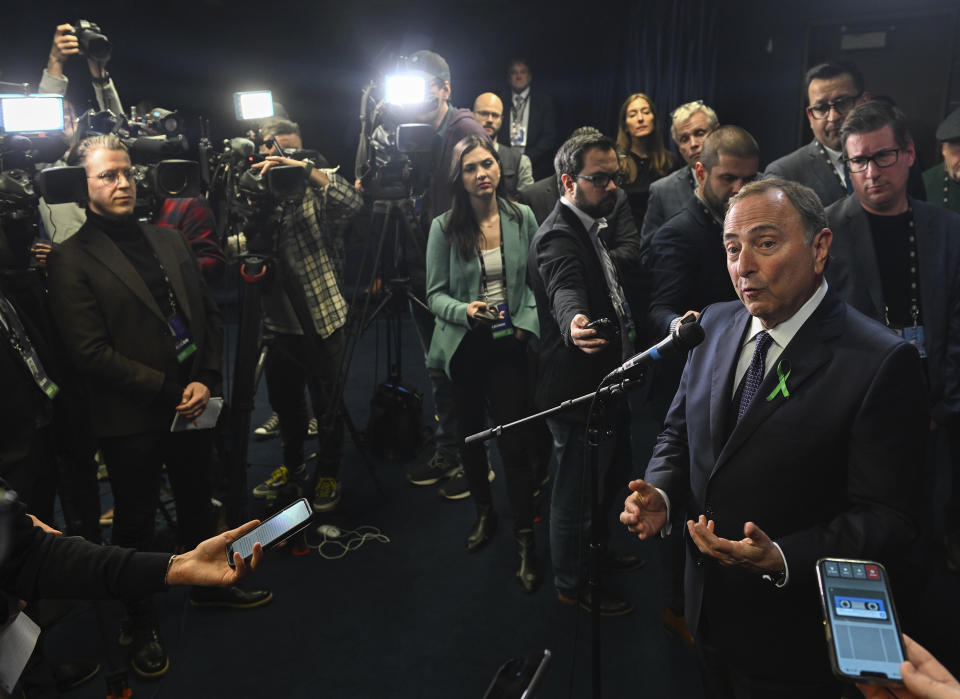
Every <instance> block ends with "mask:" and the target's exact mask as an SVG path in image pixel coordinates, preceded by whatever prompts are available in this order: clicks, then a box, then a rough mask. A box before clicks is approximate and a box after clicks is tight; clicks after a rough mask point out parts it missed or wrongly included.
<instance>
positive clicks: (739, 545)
mask: <svg viewBox="0 0 960 699" xmlns="http://www.w3.org/2000/svg"><path fill="white" fill-rule="evenodd" d="M832 239H833V234H832V233H831V231H830V230H829V229H828V228H827V227H826V219H825V216H824V213H823V207H822V205H821V204H820V201H819V199H818V198H817V197H816V195H815V194H814V193H813V191H812V190H810V189H809V188H807V187H804V186H802V185H798V184H796V183H793V182H788V181H786V180H781V179H770V180H764V181H762V182H756V183H752V184H750V185H748V186H747V187H744V189H743V190H741V192H740V193H739V194H738V195H737V196H736V197H734V198H733V199H732V200H731V203H730V208H729V210H728V212H727V217H726V219H725V222H724V236H723V240H724V246H725V249H726V251H727V269H728V270H729V273H730V278H731V280H732V281H733V284H734V287H735V289H736V291H737V295H738V296H739V297H740V301H739V302H737V301H732V302H728V303H723V304H717V305H714V306H710V307H708V308H707V309H706V310H705V311H704V312H703V313H702V314H701V316H700V319H699V321H700V323H701V324H702V325H703V329H704V331H705V333H706V340H705V342H704V343H703V344H702V345H700V346H699V347H697V348H695V349H694V350H692V351H691V353H690V355H689V357H688V359H687V365H686V367H685V369H684V372H683V380H682V381H681V384H680V389H679V390H678V392H677V395H676V398H675V400H674V402H673V405H672V406H671V408H670V412H669V414H668V416H667V420H666V425H665V427H664V430H663V432H662V433H661V435H660V437H659V440H658V443H657V446H656V448H655V450H654V453H653V457H652V458H651V460H650V463H649V465H648V466H647V471H646V475H645V476H644V478H645V480H635V481H633V482H631V483H630V488H631V490H633V491H634V492H633V493H631V495H630V496H629V497H628V498H627V500H626V502H625V505H624V511H623V513H622V514H621V516H620V519H621V521H622V522H623V523H624V524H626V525H627V527H628V528H629V529H630V530H631V531H633V532H636V533H637V534H638V535H639V536H640V538H641V539H645V538H648V537H650V536H652V535H654V534H657V533H658V532H661V530H664V529H666V528H668V526H669V523H671V518H670V515H671V513H676V512H683V511H689V512H690V513H691V515H695V516H697V519H696V521H693V520H690V521H688V522H687V532H688V534H689V543H690V545H689V546H688V552H687V566H686V574H685V585H684V588H685V597H686V617H687V622H688V625H689V627H690V628H691V629H693V630H694V632H695V635H696V640H697V645H698V649H699V654H700V660H701V668H702V670H703V676H704V682H705V685H706V688H707V696H709V697H737V698H741V697H765V698H770V699H774V698H787V697H790V698H795V697H796V698H799V697H804V698H805V699H806V698H808V697H814V696H816V697H828V696H839V695H840V689H839V687H838V686H837V685H836V682H835V680H834V679H833V678H832V676H831V672H830V668H829V664H828V660H827V652H826V645H825V643H824V638H823V629H822V625H821V617H820V612H819V609H818V604H817V596H816V593H815V592H814V590H815V588H814V585H815V578H814V563H815V561H816V560H817V559H818V558H820V557H822V556H844V557H851V558H866V559H874V560H880V561H883V562H885V563H887V564H888V565H891V566H893V565H894V564H896V563H897V562H898V561H900V560H902V559H903V558H904V556H905V554H906V553H907V551H908V550H909V549H910V547H911V545H912V544H913V543H914V541H915V539H916V533H917V527H916V523H915V522H916V508H917V498H916V494H917V490H918V487H917V486H918V484H917V479H916V471H917V468H918V465H919V464H920V463H921V461H922V458H923V449H924V437H925V432H926V429H927V421H928V415H927V411H926V396H925V393H924V389H923V380H922V376H921V365H920V359H919V356H918V355H917V352H916V350H915V349H914V348H912V347H910V346H909V345H908V344H907V343H905V342H903V341H902V340H901V339H899V338H897V337H896V336H895V335H893V334H892V333H890V332H888V331H887V330H886V329H884V328H883V327H882V326H880V325H879V324H877V323H876V322H874V321H872V320H870V319H868V318H865V317H864V316H863V315H862V314H860V313H858V312H857V311H855V310H853V309H852V308H850V307H849V306H847V305H846V304H845V303H843V302H842V301H841V300H840V299H839V298H838V297H837V295H836V294H834V293H833V292H831V291H830V290H829V289H828V286H827V284H826V283H825V281H824V279H823V273H824V268H825V267H826V265H827V256H828V252H829V250H830V244H831V242H832ZM891 577H894V576H893V575H892V576H891ZM894 579H896V578H895V577H894Z"/></svg>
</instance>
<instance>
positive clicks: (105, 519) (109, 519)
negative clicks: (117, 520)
mask: <svg viewBox="0 0 960 699" xmlns="http://www.w3.org/2000/svg"><path fill="white" fill-rule="evenodd" d="M100 526H101V527H112V526H113V508H112V507H111V508H110V509H109V510H107V511H106V512H104V513H103V514H101V515H100Z"/></svg>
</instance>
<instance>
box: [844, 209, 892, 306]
mask: <svg viewBox="0 0 960 699" xmlns="http://www.w3.org/2000/svg"><path fill="white" fill-rule="evenodd" d="M843 214H844V217H845V219H846V225H844V227H843V230H841V231H840V235H849V236H850V241H851V245H850V249H851V251H852V255H851V258H852V259H851V260H849V264H850V265H851V271H852V269H853V268H854V266H859V267H860V269H861V271H862V274H863V280H862V283H863V288H865V289H866V290H867V291H868V292H869V294H870V302H871V303H872V304H873V308H874V312H875V315H874V318H879V319H881V321H882V319H883V318H884V317H885V316H886V313H885V312H884V303H883V283H882V282H881V281H880V266H879V264H878V263H877V251H876V250H875V249H874V247H873V233H871V232H870V223H869V222H868V221H867V215H866V213H864V211H863V208H862V207H861V206H860V201H859V200H858V199H857V197H856V196H850V197H847V199H846V200H844V203H843Z"/></svg>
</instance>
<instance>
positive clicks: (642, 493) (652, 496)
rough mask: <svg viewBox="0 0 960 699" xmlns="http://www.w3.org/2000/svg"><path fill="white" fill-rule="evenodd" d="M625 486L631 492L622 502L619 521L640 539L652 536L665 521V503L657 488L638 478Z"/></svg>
mask: <svg viewBox="0 0 960 699" xmlns="http://www.w3.org/2000/svg"><path fill="white" fill-rule="evenodd" d="M627 487H629V488H630V490H632V491H633V492H632V493H630V495H629V496H628V497H627V499H626V500H625V501H624V503H623V512H621V513H620V522H621V523H623V524H625V525H627V529H628V530H629V531H631V532H633V533H634V534H636V535H637V536H638V537H640V539H646V538H647V537H650V536H653V535H654V534H656V533H657V532H659V531H660V530H661V529H662V528H663V525H664V524H666V523H667V503H666V502H665V501H664V499H663V496H662V495H661V494H660V491H659V490H657V489H656V488H654V487H653V486H652V485H650V484H649V483H647V482H646V481H642V480H640V479H639V478H638V479H637V480H635V481H630V483H629V484H628V486H627Z"/></svg>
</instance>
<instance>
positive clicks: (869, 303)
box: [827, 101, 960, 569]
mask: <svg viewBox="0 0 960 699" xmlns="http://www.w3.org/2000/svg"><path fill="white" fill-rule="evenodd" d="M842 138H843V148H844V152H845V157H846V160H847V164H848V167H849V169H850V177H851V179H852V180H853V188H854V195H853V196H850V197H847V198H846V199H843V200H841V201H838V202H836V203H835V204H833V206H831V207H830V208H828V209H827V220H828V222H829V225H830V228H831V229H832V230H833V231H834V232H835V233H836V240H837V242H836V245H835V246H834V258H835V264H832V265H831V268H830V271H829V273H828V274H827V278H828V280H829V281H830V284H831V286H833V288H834V289H836V291H837V293H838V294H839V295H840V296H841V297H842V298H843V299H845V300H846V301H847V302H848V303H849V304H850V305H852V306H853V307H854V308H856V309H857V310H859V311H861V312H862V313H865V314H866V315H868V316H870V317H872V318H874V319H876V320H878V321H880V322H881V323H884V324H885V325H887V326H888V327H890V328H891V329H893V330H894V331H895V332H897V334H899V335H901V336H902V337H904V339H906V340H907V341H908V342H911V343H913V344H915V345H916V346H917V349H918V350H919V351H920V353H921V356H923V357H925V358H926V364H925V366H926V371H927V385H928V386H929V388H930V401H931V402H930V411H931V416H932V418H933V419H932V422H931V425H930V427H931V430H932V431H931V438H932V439H933V440H934V441H938V440H945V441H946V444H947V446H948V449H947V450H941V451H947V452H949V453H950V454H951V455H952V459H950V460H951V461H952V471H953V476H952V478H951V480H952V482H953V493H952V496H951V497H950V502H949V503H948V504H947V508H946V511H945V512H944V513H943V520H944V525H943V529H944V531H945V534H946V536H947V549H948V550H947V556H948V559H947V560H948V563H949V564H950V565H951V567H953V568H955V569H960V524H958V522H960V434H958V431H960V424H958V420H960V360H958V356H960V214H957V213H956V212H953V211H950V210H949V209H946V208H942V207H939V206H934V205H933V204H926V203H924V202H921V201H917V200H916V199H913V198H912V197H910V196H908V194H907V190H908V181H909V177H910V168H911V167H912V165H913V163H914V161H915V159H916V155H915V148H914V144H913V140H912V139H911V138H910V134H909V132H908V130H907V126H906V118H905V117H904V115H903V113H902V112H901V111H900V110H898V109H897V108H896V107H891V106H890V105H888V104H886V103H884V102H880V101H873V102H868V103H867V104H863V105H860V106H859V107H857V108H856V109H854V110H853V112H851V113H850V115H849V116H848V117H847V120H846V121H845V122H844V125H843V130H842ZM937 451H938V450H937V449H935V448H934V447H933V443H931V445H930V447H929V452H930V453H931V455H932V454H935V453H937ZM934 468H943V469H944V470H946V469H947V468H948V467H947V464H946V460H945V461H944V462H943V463H942V464H939V465H936V466H934ZM944 475H946V474H944ZM934 478H935V476H934ZM930 490H931V491H934V490H935V487H934V486H933V485H932V484H931V485H930ZM932 504H935V503H931V505H932ZM930 510H931V511H932V510H933V507H931V508H930ZM938 516H939V513H937V514H935V515H934V522H933V523H936V518H937V517H938ZM936 529H937V530H940V529H941V527H940V526H937V527H936Z"/></svg>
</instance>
